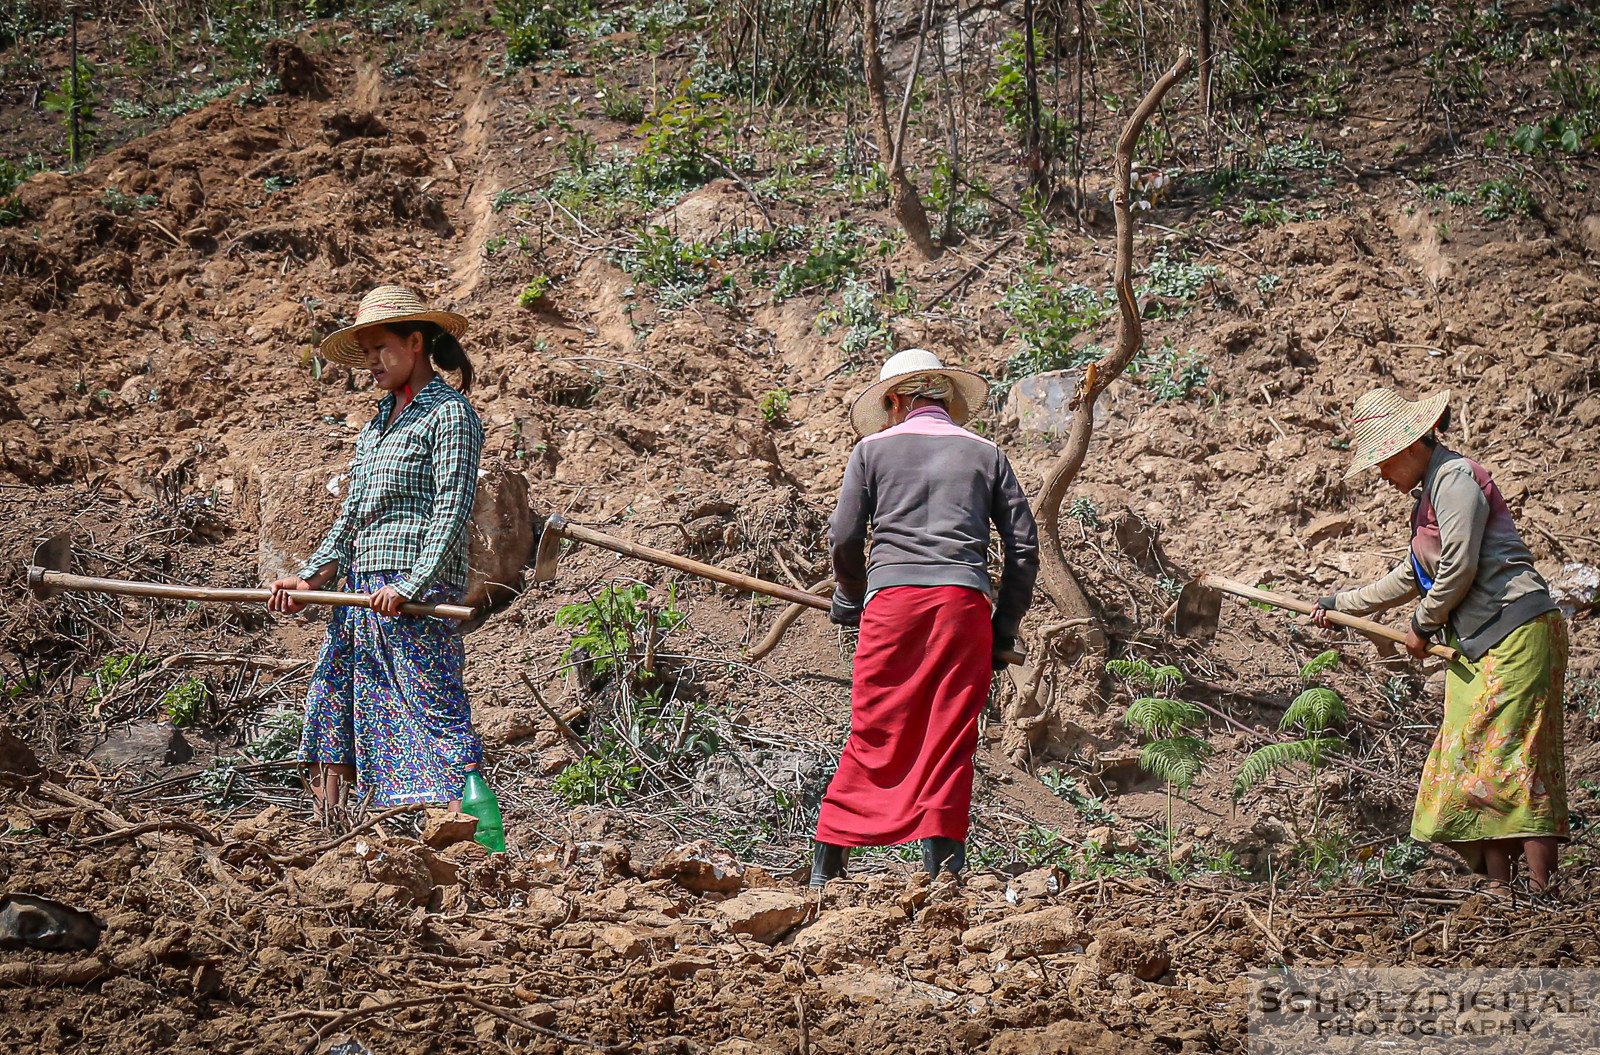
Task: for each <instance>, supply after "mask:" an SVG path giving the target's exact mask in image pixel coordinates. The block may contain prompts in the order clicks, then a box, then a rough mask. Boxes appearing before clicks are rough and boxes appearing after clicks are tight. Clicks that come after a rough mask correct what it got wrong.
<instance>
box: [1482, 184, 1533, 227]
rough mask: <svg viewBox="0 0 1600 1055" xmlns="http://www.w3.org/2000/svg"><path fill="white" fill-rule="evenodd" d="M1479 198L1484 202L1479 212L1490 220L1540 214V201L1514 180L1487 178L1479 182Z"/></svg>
mask: <svg viewBox="0 0 1600 1055" xmlns="http://www.w3.org/2000/svg"><path fill="white" fill-rule="evenodd" d="M1478 200H1480V201H1482V202H1483V203H1484V204H1483V208H1481V209H1479V210H1478V212H1479V213H1480V214H1482V215H1483V216H1485V217H1487V218H1488V219H1490V220H1504V219H1507V218H1508V217H1511V216H1529V217H1532V216H1538V215H1539V202H1538V199H1536V198H1535V197H1534V196H1533V192H1532V191H1531V190H1529V189H1528V188H1527V187H1525V186H1523V185H1522V184H1520V183H1517V182H1515V181H1513V180H1508V179H1495V180H1485V181H1484V182H1483V183H1480V184H1478Z"/></svg>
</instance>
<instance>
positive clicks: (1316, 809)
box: [1233, 649, 1350, 831]
mask: <svg viewBox="0 0 1600 1055" xmlns="http://www.w3.org/2000/svg"><path fill="white" fill-rule="evenodd" d="M1338 662H1339V653H1338V651H1337V650H1334V649H1329V650H1328V651H1326V652H1324V653H1322V654H1321V655H1320V656H1317V657H1316V658H1314V659H1312V660H1311V661H1310V662H1309V663H1307V664H1306V665H1305V666H1304V667H1301V668H1300V680H1301V681H1302V682H1304V683H1306V684H1308V685H1310V688H1307V689H1306V690H1305V691H1303V692H1301V693H1300V695H1298V696H1296V697H1295V698H1294V702H1293V703H1291V704H1290V705H1289V708H1288V710H1286V711H1284V712H1283V717H1282V718H1281V719H1279V721H1278V729H1279V730H1280V731H1283V732H1288V731H1290V730H1293V729H1298V730H1299V731H1300V738H1299V739H1298V740H1286V741H1283V742H1280V743H1276V744H1268V745H1267V746H1266V747H1263V748H1261V749H1260V750H1258V751H1255V752H1253V753H1252V754H1251V755H1250V756H1249V757H1248V758H1246V759H1245V760H1244V762H1243V763H1241V764H1240V766H1239V770H1238V772H1237V773H1236V774H1234V779H1233V800H1234V801H1235V802H1238V801H1239V800H1240V799H1242V798H1244V796H1245V795H1247V794H1248V793H1249V792H1250V790H1251V789H1252V788H1254V787H1256V786H1257V785H1259V784H1261V783H1262V782H1263V781H1265V780H1266V779H1267V778H1268V777H1269V776H1271V775H1272V774H1273V773H1275V772H1277V771H1278V770H1280V769H1285V768H1288V767H1290V766H1295V765H1300V764H1304V765H1305V766H1306V768H1307V769H1308V770H1309V771H1310V775H1311V793H1312V806H1311V830H1312V831H1316V828H1317V820H1318V818H1319V817H1320V815H1321V813H1322V791H1321V789H1320V788H1318V786H1317V773H1318V772H1319V771H1320V770H1321V769H1322V763H1323V760H1324V759H1325V758H1326V757H1327V756H1328V755H1329V754H1332V753H1334V752H1337V751H1339V750H1341V749H1343V748H1344V746H1345V739H1344V737H1342V736H1340V735H1339V734H1337V733H1331V732H1330V731H1329V730H1330V729H1331V728H1332V727H1333V726H1335V725H1338V724H1340V723H1342V722H1345V721H1348V720H1349V718H1350V709H1349V708H1348V707H1346V706H1345V702H1344V697H1342V696H1340V695H1339V694H1338V693H1337V692H1335V691H1333V690H1332V689H1330V688H1328V687H1327V686H1324V685H1317V684H1315V682H1316V681H1317V680H1318V679H1319V678H1321V677H1322V676H1323V675H1324V674H1326V673H1327V672H1328V671H1330V670H1332V669H1333V668H1334V666H1335V665H1336V664H1337V663H1338Z"/></svg>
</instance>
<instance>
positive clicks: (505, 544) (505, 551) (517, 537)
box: [462, 469, 535, 608]
mask: <svg viewBox="0 0 1600 1055" xmlns="http://www.w3.org/2000/svg"><path fill="white" fill-rule="evenodd" d="M534 541H535V540H534V535H533V518H532V517H531V516H530V515H529V513H528V478H527V477H526V476H523V475H522V474H521V473H519V472H515V471H513V470H510V469H500V470H498V471H491V472H489V473H487V474H485V475H483V476H481V477H480V478H479V480H478V496H477V500H476V501H475V502H474V503H473V506H472V522H471V523H470V524H469V525H468V527H467V592H466V596H465V598H464V599H463V601H462V603H463V604H468V605H471V606H472V607H474V608H478V607H483V606H490V607H493V606H494V605H498V604H505V603H508V602H509V601H511V599H512V598H514V597H516V596H517V591H519V590H520V589H521V588H522V569H523V567H524V566H525V565H526V564H527V563H528V558H529V556H531V555H532V553H533V546H534Z"/></svg>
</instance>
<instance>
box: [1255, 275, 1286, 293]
mask: <svg viewBox="0 0 1600 1055" xmlns="http://www.w3.org/2000/svg"><path fill="white" fill-rule="evenodd" d="M1281 285H1283V276H1282V275H1277V274H1273V273H1272V272H1270V271H1269V272H1267V273H1266V274H1265V275H1262V276H1261V277H1260V278H1258V279H1256V289H1257V290H1259V291H1260V292H1262V293H1271V292H1272V291H1273V290H1275V289H1277V288H1278V287H1279V286H1281Z"/></svg>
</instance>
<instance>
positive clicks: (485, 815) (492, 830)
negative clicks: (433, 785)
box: [461, 762, 506, 853]
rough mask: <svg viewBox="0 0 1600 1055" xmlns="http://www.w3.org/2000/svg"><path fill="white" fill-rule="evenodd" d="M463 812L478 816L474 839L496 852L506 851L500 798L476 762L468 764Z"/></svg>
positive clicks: (462, 795) (463, 796)
mask: <svg viewBox="0 0 1600 1055" xmlns="http://www.w3.org/2000/svg"><path fill="white" fill-rule="evenodd" d="M461 812H462V813H465V814H466V815H467V816H469V817H476V818H478V830H477V832H476V833H475V834H474V835H473V838H474V839H476V840H477V841H478V842H479V843H480V844H481V845H483V846H486V847H488V848H489V849H490V851H492V852H494V853H504V852H505V848H506V829H505V824H504V823H503V822H502V821H501V820H500V800H499V799H497V798H495V797H494V789H492V788H490V787H489V782H488V781H486V780H484V779H483V774H482V773H480V772H478V763H476V762H471V763H469V764H468V765H467V786H466V788H465V789H463V790H462V792H461Z"/></svg>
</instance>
